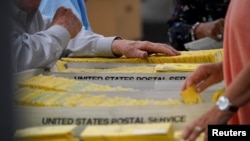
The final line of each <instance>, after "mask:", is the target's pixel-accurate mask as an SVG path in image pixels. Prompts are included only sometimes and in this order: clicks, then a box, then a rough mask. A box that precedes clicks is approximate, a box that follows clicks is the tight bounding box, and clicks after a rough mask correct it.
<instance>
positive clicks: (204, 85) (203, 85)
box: [196, 77, 213, 92]
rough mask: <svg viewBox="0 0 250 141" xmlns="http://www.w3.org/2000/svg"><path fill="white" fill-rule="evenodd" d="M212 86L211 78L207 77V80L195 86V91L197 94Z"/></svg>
mask: <svg viewBox="0 0 250 141" xmlns="http://www.w3.org/2000/svg"><path fill="white" fill-rule="evenodd" d="M212 84H213V78H211V77H208V79H206V80H203V81H202V82H201V83H199V84H198V85H197V86H196V90H197V92H202V91H204V90H205V89H207V88H208V87H209V86H211V85H212Z"/></svg>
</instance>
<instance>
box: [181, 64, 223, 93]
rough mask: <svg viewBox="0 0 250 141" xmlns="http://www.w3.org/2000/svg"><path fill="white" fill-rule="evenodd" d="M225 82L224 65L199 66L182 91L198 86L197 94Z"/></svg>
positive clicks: (186, 81)
mask: <svg viewBox="0 0 250 141" xmlns="http://www.w3.org/2000/svg"><path fill="white" fill-rule="evenodd" d="M222 80H223V70H222V63H213V64H204V65H201V66H199V67H198V68H197V69H196V70H195V71H194V72H193V73H192V74H191V75H190V76H188V78H187V79H186V80H185V82H184V85H183V87H182V90H185V89H187V88H188V87H191V86H192V85H194V86H196V91H197V92H202V91H203V90H205V89H206V88H207V87H209V86H211V85H213V84H215V83H218V82H221V81H222Z"/></svg>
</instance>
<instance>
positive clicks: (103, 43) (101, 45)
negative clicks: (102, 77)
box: [96, 36, 121, 57]
mask: <svg viewBox="0 0 250 141" xmlns="http://www.w3.org/2000/svg"><path fill="white" fill-rule="evenodd" d="M117 38H119V39H121V38H120V37H116V36H114V37H105V38H101V39H99V40H98V41H97V45H96V50H98V56H103V57H117V56H115V55H114V54H113V52H112V43H113V41H114V40H115V39H117Z"/></svg>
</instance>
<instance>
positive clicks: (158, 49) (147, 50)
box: [112, 40, 180, 58]
mask: <svg viewBox="0 0 250 141" xmlns="http://www.w3.org/2000/svg"><path fill="white" fill-rule="evenodd" d="M112 51H113V53H114V54H115V55H118V56H121V55H125V56H126V57H131V58H132V57H137V58H147V57H148V56H149V55H150V54H152V53H162V54H165V55H169V56H175V55H180V52H179V51H177V50H175V49H174V48H173V47H171V46H169V45H167V44H161V43H152V42H149V41H131V40H114V41H113V44H112Z"/></svg>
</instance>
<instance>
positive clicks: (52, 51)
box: [12, 26, 70, 71]
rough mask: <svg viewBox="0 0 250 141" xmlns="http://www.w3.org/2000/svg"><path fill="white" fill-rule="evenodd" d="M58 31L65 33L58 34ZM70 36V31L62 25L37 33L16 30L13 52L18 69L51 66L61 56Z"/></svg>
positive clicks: (13, 38)
mask: <svg viewBox="0 0 250 141" xmlns="http://www.w3.org/2000/svg"><path fill="white" fill-rule="evenodd" d="M57 31H60V32H65V33H62V34H58V32H57ZM69 38H70V37H69V33H68V32H67V30H66V29H64V28H62V27H61V26H53V27H51V28H49V29H48V30H45V31H41V32H37V33H35V34H28V33H17V32H15V34H14V35H13V37H12V40H13V42H12V46H13V50H12V54H13V55H14V57H13V58H14V62H15V66H14V67H15V68H16V71H22V70H27V69H34V68H45V67H49V66H50V65H51V64H53V63H55V62H56V60H57V59H58V58H59V57H60V56H61V53H62V50H63V49H64V48H65V47H66V44H67V43H68V41H69Z"/></svg>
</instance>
